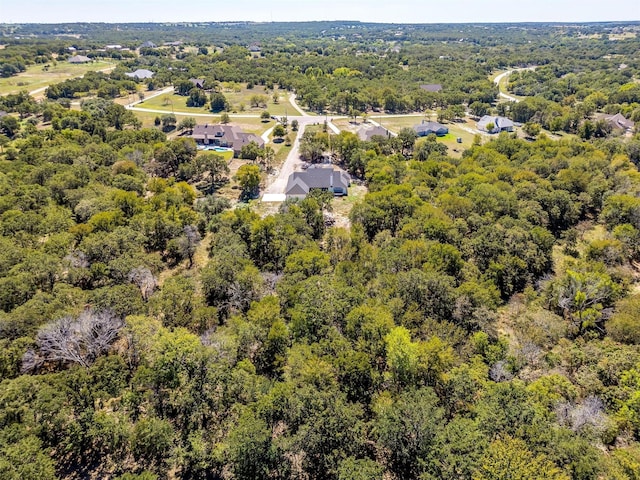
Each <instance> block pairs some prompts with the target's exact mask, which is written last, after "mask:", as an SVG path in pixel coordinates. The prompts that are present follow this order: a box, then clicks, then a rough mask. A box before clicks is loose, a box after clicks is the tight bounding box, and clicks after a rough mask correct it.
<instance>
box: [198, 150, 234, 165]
mask: <svg viewBox="0 0 640 480" xmlns="http://www.w3.org/2000/svg"><path fill="white" fill-rule="evenodd" d="M198 153H215V154H216V155H220V156H221V157H222V158H224V159H225V161H226V162H227V163H229V162H231V161H232V160H233V152H231V151H229V152H216V151H215V150H198Z"/></svg>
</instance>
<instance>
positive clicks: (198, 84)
mask: <svg viewBox="0 0 640 480" xmlns="http://www.w3.org/2000/svg"><path fill="white" fill-rule="evenodd" d="M189 81H190V82H191V83H193V86H194V87H197V88H204V78H190V79H189Z"/></svg>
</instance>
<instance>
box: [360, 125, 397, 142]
mask: <svg viewBox="0 0 640 480" xmlns="http://www.w3.org/2000/svg"><path fill="white" fill-rule="evenodd" d="M375 136H378V137H385V138H389V137H390V136H391V132H390V131H389V130H387V129H386V128H384V127H381V126H376V127H373V128H367V127H365V126H362V127H360V129H359V130H358V138H360V140H362V141H363V142H370V141H371V139H372V138H373V137H375Z"/></svg>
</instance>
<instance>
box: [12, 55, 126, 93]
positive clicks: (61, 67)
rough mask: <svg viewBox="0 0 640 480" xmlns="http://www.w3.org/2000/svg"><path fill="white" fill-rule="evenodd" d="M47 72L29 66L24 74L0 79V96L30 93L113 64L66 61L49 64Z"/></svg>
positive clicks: (41, 67) (36, 66) (39, 66)
mask: <svg viewBox="0 0 640 480" xmlns="http://www.w3.org/2000/svg"><path fill="white" fill-rule="evenodd" d="M49 65H50V67H49V69H48V70H47V71H45V70H43V65H31V66H29V67H27V70H26V71H25V72H22V73H20V74H18V75H16V76H13V77H9V78H0V95H6V94H9V93H18V92H20V91H22V90H27V91H29V92H32V91H34V90H37V89H39V88H43V87H46V86H48V85H51V84H53V83H59V82H62V81H63V80H67V79H69V78H75V77H79V76H80V75H84V74H85V73H87V72H90V71H97V70H102V69H105V68H109V67H113V66H114V65H115V64H114V63H108V62H93V63H87V64H73V63H69V62H66V61H62V62H58V63H57V64H56V65H53V63H50V64H49Z"/></svg>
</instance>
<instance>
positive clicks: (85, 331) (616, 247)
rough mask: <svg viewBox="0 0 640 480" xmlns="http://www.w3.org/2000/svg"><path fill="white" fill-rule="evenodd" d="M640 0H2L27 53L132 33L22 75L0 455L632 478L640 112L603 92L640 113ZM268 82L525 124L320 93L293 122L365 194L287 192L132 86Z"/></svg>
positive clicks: (100, 467) (263, 473) (637, 461)
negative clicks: (547, 15) (555, 9)
mask: <svg viewBox="0 0 640 480" xmlns="http://www.w3.org/2000/svg"><path fill="white" fill-rule="evenodd" d="M639 30H640V25H639V24H636V23H630V24H619V23H613V24H586V25H559V24H550V25H539V24H514V25H455V26H452V25H429V26H424V25H377V24H363V23H357V22H312V23H298V24H286V23H272V24H252V23H236V24H208V23H203V24H198V25H195V24H171V25H168V24H162V25H156V24H125V25H108V24H64V25H2V26H1V27H0V31H2V32H3V34H4V37H3V40H2V43H4V44H5V45H4V48H3V49H0V71H1V72H2V75H3V76H5V77H7V79H14V78H15V79H20V78H22V77H20V74H21V72H23V71H25V70H26V69H27V68H33V66H34V65H35V66H37V67H38V68H44V66H46V65H50V66H52V65H53V63H54V62H56V63H57V62H62V61H64V59H65V58H66V57H67V56H68V55H69V52H70V51H71V50H69V47H73V49H74V51H75V52H84V53H86V54H87V55H89V56H90V58H104V57H108V58H110V59H111V60H113V61H117V64H116V65H115V66H114V68H113V69H112V70H110V71H108V72H106V71H105V72H92V71H89V72H87V73H85V74H84V76H82V77H80V76H78V77H76V78H70V79H66V80H59V81H57V82H55V83H54V82H52V83H51V84H49V85H48V86H47V87H46V90H43V92H41V96H40V97H38V96H37V95H35V94H33V95H31V94H29V93H28V92H27V91H23V92H19V93H16V92H14V93H8V94H5V95H3V96H2V97H0V110H2V111H3V115H2V116H1V117H0V132H2V133H1V134H0V140H1V142H0V246H1V247H2V248H0V380H1V383H0V478H6V479H11V480H13V479H28V478H34V479H35V478H38V479H85V478H116V479H121V480H125V479H127V480H133V479H139V480H142V479H144V480H148V479H165V478H182V479H194V480H195V479H202V480H212V479H247V480H249V479H251V480H255V479H291V478H298V479H318V480H320V479H322V480H324V479H329V480H376V479H398V480H399V479H420V480H429V479H445V478H456V479H469V480H485V479H486V480H489V479H502V478H517V479H523V480H525V479H527V480H528V479H531V480H533V479H555V480H566V479H580V480H582V479H585V480H586V479H605V478H606V479H617V480H633V479H638V478H640V444H639V443H638V442H639V441H640V401H639V399H640V347H639V345H640V323H639V322H640V296H638V295H639V293H638V291H639V290H638V288H639V287H638V285H640V284H639V283H638V282H639V273H638V268H640V174H639V173H638V168H637V162H638V161H639V160H640V138H639V136H638V133H637V127H636V130H629V131H625V132H619V131H617V132H616V131H612V130H611V129H610V128H607V127H606V125H604V123H602V122H603V120H602V119H603V118H604V116H605V115H613V114H616V113H620V114H623V115H624V116H625V117H626V118H627V119H630V120H632V121H635V122H636V125H638V122H640V83H639V82H640V57H639V56H638V55H639V52H640V49H639V48H638V47H639V46H640V39H638V38H637V36H636V35H637V33H638V32H639ZM70 35H73V36H70ZM145 41H153V42H155V43H157V45H158V47H157V48H156V47H142V48H140V47H141V44H142V43H143V42H145ZM178 41H179V43H178V44H172V45H164V46H163V45H162V44H163V43H164V42H178ZM107 43H108V44H115V43H120V44H122V46H124V47H125V48H130V49H131V50H130V52H131V53H130V54H128V53H127V54H125V55H122V53H124V52H116V53H117V54H116V53H113V52H110V51H109V50H106V49H105V48H104V46H105V44H107ZM252 46H253V47H256V46H259V48H253V49H252V48H250V47H252ZM125 51H126V50H125ZM118 55H120V56H118ZM41 66H42V67H41ZM529 67H535V68H533V69H525V70H517V71H514V72H513V73H512V74H511V76H510V77H509V79H508V81H507V91H508V92H510V94H513V95H516V96H517V97H518V98H517V100H519V101H518V102H516V101H499V92H500V91H502V90H501V88H503V87H500V86H497V85H496V84H495V83H494V82H493V80H492V78H491V75H492V74H493V73H494V72H495V71H496V70H506V69H507V68H514V69H517V68H529ZM137 68H144V69H149V70H150V71H151V72H153V73H154V76H153V77H152V78H149V79H142V80H140V79H133V78H131V77H130V76H127V75H126V73H127V72H130V71H132V70H135V69H137ZM194 78H195V79H204V82H205V85H207V84H208V85H209V89H208V91H207V92H206V93H204V92H203V93H200V92H199V91H198V90H197V89H196V87H194V85H193V83H191V79H194ZM424 84H441V85H442V91H441V92H431V91H428V90H425V89H424V88H422V87H421V85H424ZM239 85H242V87H240V86H239ZM257 86H260V87H264V88H265V89H268V90H269V91H270V92H271V91H275V90H276V88H275V87H276V86H277V88H278V89H280V90H283V91H286V92H287V93H290V92H291V93H293V92H295V93H296V95H297V99H298V101H299V103H300V105H301V106H302V107H304V108H305V109H307V110H308V111H310V112H314V113H323V114H328V113H330V114H331V115H336V116H341V115H342V116H345V117H348V118H349V119H351V118H352V117H354V118H355V119H356V120H357V118H358V117H361V118H363V117H364V116H365V115H371V114H374V113H376V114H382V113H384V114H386V115H389V116H390V117H392V116H393V115H394V114H400V113H403V114H411V115H415V116H417V119H418V120H419V119H420V117H421V115H422V114H423V113H424V112H425V111H429V112H434V113H436V112H437V115H438V116H439V118H440V116H441V117H442V121H448V122H449V123H448V124H450V125H454V124H456V123H463V122H464V119H466V118H471V117H480V116H482V115H484V114H485V113H494V114H499V115H506V116H508V117H509V118H511V119H513V120H515V121H516V122H517V123H518V127H517V128H518V130H517V131H516V133H509V132H502V133H500V134H496V135H491V136H490V135H488V134H487V135H484V136H481V135H480V134H479V133H478V134H477V135H476V136H475V138H474V141H473V144H472V145H470V146H469V148H466V149H465V150H464V151H463V152H457V151H456V153H458V155H452V154H450V153H451V152H450V151H449V150H448V148H447V146H446V145H445V144H444V143H442V142H443V141H442V140H441V139H438V138H436V137H435V135H431V136H428V137H427V138H420V139H418V138H416V134H415V132H414V131H413V130H412V129H411V128H403V129H400V130H399V131H398V132H397V133H398V135H397V136H389V137H385V136H374V137H373V138H371V139H370V140H366V141H365V140H361V139H360V138H359V137H358V136H356V135H355V134H354V133H351V132H350V131H346V130H343V131H342V132H341V133H339V134H333V133H330V130H329V129H328V128H326V126H325V128H324V129H323V128H322V126H321V125H314V126H312V127H310V128H309V129H307V130H306V131H305V132H304V133H303V134H302V135H301V139H300V153H301V154H302V155H303V156H305V158H306V157H308V159H309V161H310V162H313V161H319V160H320V159H323V158H325V157H329V158H331V159H333V161H334V163H336V164H338V165H339V166H340V167H341V168H343V169H345V170H346V171H348V172H349V173H350V174H351V176H352V179H353V183H354V185H356V184H357V185H358V186H359V187H361V188H362V191H363V193H362V195H361V196H360V198H358V199H357V200H352V198H353V197H349V198H347V199H337V198H336V199H334V198H333V195H327V194H326V192H320V191H313V192H311V193H310V194H309V195H308V196H307V197H306V198H304V199H302V200H295V199H290V200H287V201H285V202H283V203H282V204H281V205H280V206H279V207H278V208H277V210H276V209H273V210H271V211H269V210H266V209H265V208H264V206H263V205H261V204H260V203H259V202H257V201H255V200H251V201H246V200H247V199H248V198H251V197H252V194H253V192H254V191H255V190H256V189H259V188H260V186H261V185H262V184H264V182H265V178H266V176H267V175H268V173H269V172H268V171H269V169H270V168H271V167H272V165H271V166H270V163H269V162H271V163H274V162H277V161H282V159H280V160H276V159H275V158H269V159H268V160H267V157H273V153H274V151H273V150H271V151H269V150H267V148H271V147H267V148H264V149H258V148H257V146H256V145H255V144H254V145H250V146H248V147H247V148H246V149H245V150H243V152H242V153H241V155H240V156H241V157H243V158H244V159H245V160H239V159H235V160H234V162H235V161H237V162H242V165H241V166H240V168H238V169H237V173H235V174H233V175H232V173H231V171H230V168H229V165H231V163H232V162H229V161H228V160H227V159H224V158H223V157H222V156H220V155H218V154H217V153H216V152H211V151H202V150H199V149H198V148H197V146H196V143H195V142H194V140H193V139H192V138H190V136H189V135H188V134H186V132H188V131H190V130H193V128H194V127H195V120H194V118H192V117H187V118H183V119H181V120H180V123H179V128H178V125H176V124H177V123H178V119H177V117H176V115H175V114H173V112H171V113H172V116H171V115H169V110H167V111H166V113H165V114H164V115H162V117H160V115H158V117H157V118H156V122H155V126H150V125H147V124H145V123H144V122H145V121H146V120H145V118H144V117H143V116H138V114H139V112H137V111H134V110H132V109H131V108H128V107H125V106H124V105H125V104H126V105H128V102H120V103H118V100H122V99H123V98H124V99H125V100H126V98H127V97H128V96H130V95H134V94H135V95H140V99H141V100H142V98H143V97H144V95H143V94H144V92H147V91H151V90H155V89H159V88H161V87H173V88H174V89H175V91H176V95H181V96H182V97H188V100H187V103H186V105H187V107H185V108H187V109H189V108H192V109H193V108H204V109H209V105H210V106H211V108H210V110H211V111H214V112H215V113H216V114H218V113H221V114H220V117H219V118H220V122H221V123H228V121H227V120H231V119H230V118H229V114H231V115H232V116H233V114H234V112H232V111H231V109H232V107H233V106H232V105H230V102H229V101H228V100H227V98H226V96H225V95H229V92H230V91H232V90H233V88H235V87H237V88H238V89H240V88H245V89H246V90H249V91H250V90H252V88H256V87H257ZM261 91H266V90H261ZM503 93H504V92H503ZM254 96H255V97H256V99H254V100H256V105H255V108H256V109H263V107H264V105H266V104H267V103H268V101H269V99H268V98H266V99H265V98H262V97H263V96H264V95H263V96H262V97H261V95H258V94H256V95H254ZM277 98H278V97H277V95H276V99H277ZM188 102H191V104H189V103H188ZM272 105H273V104H272ZM128 106H129V105H128ZM171 109H172V110H173V104H172V105H171ZM187 112H188V111H187ZM264 112H266V110H264V111H263V112H262V113H261V114H260V118H261V120H258V119H256V121H258V122H260V121H262V120H264V121H265V122H269V121H270V115H269V114H268V113H266V114H264ZM177 113H180V112H177ZM209 113H210V112H209ZM185 115H188V113H186V114H185ZM203 115H204V114H203ZM225 115H226V116H227V118H226V119H225V118H224V116H225ZM257 116H258V115H256V117H257ZM323 117H324V116H319V117H318V119H319V122H318V123H321V121H322V119H323ZM181 118H182V117H181ZM189 118H191V120H189V121H188V122H187V119H189ZM238 118H240V117H238ZM409 118H411V117H409ZM418 120H416V122H417V121H418ZM295 122H296V123H295V125H294V124H293V122H290V124H289V123H285V122H282V123H281V124H279V125H277V126H276V125H273V124H271V126H273V129H274V138H275V137H278V138H280V139H282V137H285V136H288V135H295V133H296V131H297V128H298V125H297V122H298V120H295ZM521 124H524V125H521ZM532 125H536V126H537V127H536V128H534V127H533V126H532ZM276 127H279V128H278V130H276ZM540 129H544V130H545V131H544V133H540V131H541V130H540ZM558 132H563V133H562V135H559V134H558ZM274 143H275V142H274ZM231 184H232V185H233V187H229V185H231ZM228 192H232V195H235V197H233V196H230V195H229V194H228ZM240 192H242V193H240ZM344 205H348V206H349V212H348V215H345V218H344V220H345V222H344V223H343V224H341V225H333V222H331V221H328V220H329V219H331V218H332V210H339V209H341V208H344ZM338 214H339V212H336V215H338Z"/></svg>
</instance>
